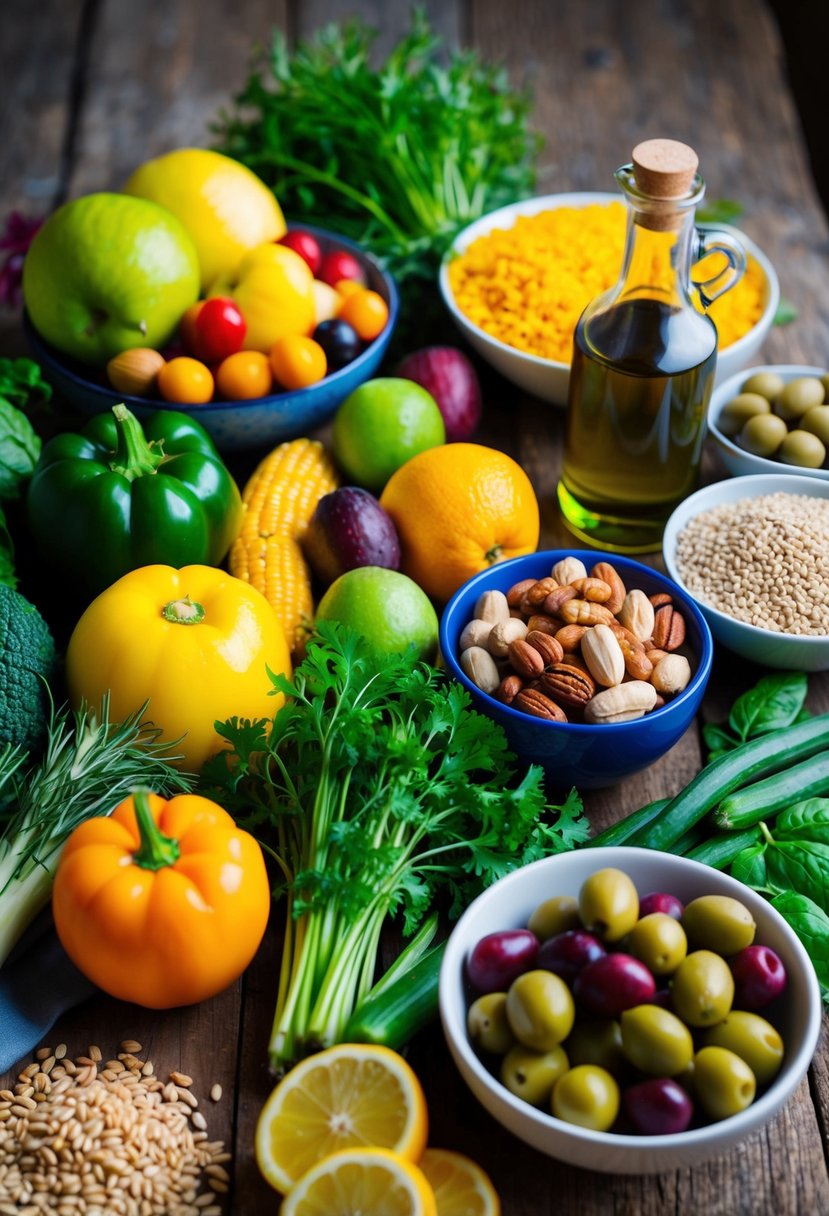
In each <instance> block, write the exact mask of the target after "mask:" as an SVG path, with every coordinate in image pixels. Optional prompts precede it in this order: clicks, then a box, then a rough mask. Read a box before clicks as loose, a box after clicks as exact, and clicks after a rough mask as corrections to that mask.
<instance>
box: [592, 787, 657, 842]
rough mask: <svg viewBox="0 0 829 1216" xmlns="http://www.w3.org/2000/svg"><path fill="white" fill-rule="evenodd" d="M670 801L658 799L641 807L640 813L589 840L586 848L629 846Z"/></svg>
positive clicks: (632, 812)
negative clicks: (633, 838)
mask: <svg viewBox="0 0 829 1216" xmlns="http://www.w3.org/2000/svg"><path fill="white" fill-rule="evenodd" d="M670 801H671V800H670V798H657V799H656V801H655V802H649V803H647V805H646V806H640V808H639V810H638V811H631V813H630V814H629V815H626V816H625V818H624V819H620V820H619V822H618V823H612V824H611V825H610V827H609V828H605V829H604V831H603V832H599V834H598V836H594V837H593V839H592V840H588V841H587V843H586V844H585V846H584V847H585V848H586V849H596V848H602V847H603V846H606V845H618V844H627V843H628V841H629V840H630V838H631V836H633V834H634V832H636V831H637V830H638V829H639V828H641V827H644V825H645V824H647V823H650V822H651V820H652V819H655V818H656V816H657V815H658V814H659V813H660V811H663V810H664V809H665V807H666V806H667V805H668V803H669V802H670Z"/></svg>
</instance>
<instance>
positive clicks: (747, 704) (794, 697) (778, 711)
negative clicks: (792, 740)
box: [728, 671, 808, 742]
mask: <svg viewBox="0 0 829 1216" xmlns="http://www.w3.org/2000/svg"><path fill="white" fill-rule="evenodd" d="M807 691H808V681H807V679H806V675H805V673H804V672H802V671H791V672H781V673H775V674H774V675H769V676H763V678H762V679H761V680H759V681H758V682H757V684H756V685H755V686H754V688H751V689H749V691H748V692H746V693H743V695H742V696H741V697H738V698H737V700H736V701H735V702H734V704H733V706H732V707H731V713H730V714H729V717H728V725H729V726H730V727H731V729H732V730H733V731H734V733H735V734H736V735H737V736H738V738H739V739H740V741H741V742H744V741H745V740H746V739H753V738H754V737H755V736H756V735H762V734H765V733H766V732H767V731H770V730H780V729H781V728H783V727H785V726H791V724H792V723H793V722H794V720H795V718H796V717H797V715H798V714H799V713H800V711H801V710H802V708H803V702H804V701H805V700H806V693H807Z"/></svg>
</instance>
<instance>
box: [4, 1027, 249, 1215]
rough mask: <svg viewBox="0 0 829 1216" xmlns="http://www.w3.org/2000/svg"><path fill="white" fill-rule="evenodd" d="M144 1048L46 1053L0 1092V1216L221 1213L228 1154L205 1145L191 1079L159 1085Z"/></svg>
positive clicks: (177, 1077) (130, 1045) (219, 1146)
mask: <svg viewBox="0 0 829 1216" xmlns="http://www.w3.org/2000/svg"><path fill="white" fill-rule="evenodd" d="M140 1051H141V1044H140V1043H136V1042H133V1041H128V1042H124V1043H122V1044H121V1051H120V1052H119V1053H118V1056H117V1057H116V1058H115V1059H112V1060H108V1061H104V1060H103V1056H102V1052H101V1049H100V1048H99V1047H90V1048H89V1054H88V1055H86V1056H79V1057H78V1058H77V1059H75V1060H71V1059H69V1058H67V1056H66V1046H65V1044H60V1045H59V1046H58V1047H57V1048H55V1050H54V1052H53V1051H52V1050H51V1049H50V1048H48V1047H43V1048H41V1049H40V1051H38V1052H37V1053H36V1059H35V1060H34V1061H33V1063H31V1064H29V1065H28V1067H26V1068H24V1069H23V1071H22V1072H21V1073H20V1074H19V1077H18V1081H17V1084H16V1085H15V1087H14V1090H13V1091H12V1090H8V1089H5V1090H0V1213H2V1214H3V1216H5V1214H6V1213H8V1214H9V1216H11V1214H12V1213H15V1214H16V1216H39V1214H40V1213H43V1212H53V1213H57V1216H80V1214H84V1216H221V1213H222V1206H221V1203H220V1198H221V1195H222V1194H224V1193H225V1192H227V1191H228V1190H229V1184H230V1175H229V1174H228V1172H227V1169H226V1168H225V1165H224V1163H225V1162H227V1161H229V1160H230V1153H226V1152H225V1151H224V1144H223V1143H222V1141H220V1140H214V1141H210V1140H208V1138H207V1121H206V1119H205V1117H204V1115H203V1114H202V1113H201V1111H200V1110H198V1109H197V1108H198V1100H197V1098H196V1097H195V1095H194V1094H193V1093H192V1092H191V1089H190V1086H191V1084H192V1081H191V1078H190V1077H187V1076H185V1075H184V1074H182V1073H171V1074H170V1079H169V1080H168V1081H167V1082H164V1081H162V1080H160V1079H159V1078H158V1077H156V1076H155V1073H154V1069H153V1065H152V1063H151V1062H150V1061H149V1060H146V1061H145V1060H142V1059H139V1058H138V1056H137V1055H136V1054H135V1053H136V1052H140ZM216 1088H217V1087H215V1086H214V1090H216ZM203 1186H206V1187H207V1188H209V1189H203Z"/></svg>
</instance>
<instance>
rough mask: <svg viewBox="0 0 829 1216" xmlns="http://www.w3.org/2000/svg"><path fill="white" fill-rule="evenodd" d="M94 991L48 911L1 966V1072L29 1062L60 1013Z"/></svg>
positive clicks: (95, 989) (95, 990)
mask: <svg viewBox="0 0 829 1216" xmlns="http://www.w3.org/2000/svg"><path fill="white" fill-rule="evenodd" d="M97 991H98V990H97V988H96V987H95V985H94V984H92V983H90V981H89V980H88V979H87V978H86V976H85V975H82V974H81V972H80V971H79V970H78V968H77V967H76V966H75V964H74V963H73V962H71V961H70V959H69V956H68V954H67V953H66V951H65V950H64V948H63V946H62V945H61V944H60V941H59V940H58V935H57V933H56V932H55V929H54V926H53V925H52V919H51V916H49V915H48V913H47V915H46V917H45V918H41V919H39V920H38V921H37V922H36V923H35V924H34V925H33V926H32V927H31V930H30V931H29V932H28V933H27V934H26V936H25V937H24V939H23V940H22V941H21V943H20V945H19V947H18V948H17V949H16V950H15V951H14V953H13V954H12V956H11V957H10V958H9V960H8V962H7V963H6V964H5V965H4V966H3V968H2V969H0V1072H5V1071H6V1070H7V1069H9V1068H11V1066H12V1065H13V1064H16V1063H17V1062H18V1061H19V1060H24V1062H25V1063H28V1062H29V1061H28V1059H25V1057H29V1058H31V1053H32V1051H33V1050H34V1048H35V1047H37V1046H38V1045H39V1044H40V1043H42V1042H43V1039H44V1036H45V1035H46V1034H47V1032H48V1031H49V1030H50V1029H51V1028H52V1026H54V1024H55V1022H56V1021H57V1019H58V1018H59V1017H60V1015H61V1014H62V1013H63V1012H65V1010H67V1009H72V1008H74V1006H75V1005H79V1004H80V1003H81V1001H85V1000H86V999H87V998H88V997H90V996H92V994H93V993H94V992H97Z"/></svg>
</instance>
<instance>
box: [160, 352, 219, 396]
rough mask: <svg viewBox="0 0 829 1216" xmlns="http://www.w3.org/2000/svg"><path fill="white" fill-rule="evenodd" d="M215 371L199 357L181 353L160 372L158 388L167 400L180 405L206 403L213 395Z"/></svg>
mask: <svg viewBox="0 0 829 1216" xmlns="http://www.w3.org/2000/svg"><path fill="white" fill-rule="evenodd" d="M213 389H214V384H213V373H212V372H211V371H210V368H209V367H207V366H206V365H205V364H204V363H201V362H200V361H199V360H198V359H191V358H190V356H189V355H179V356H178V357H177V358H176V359H171V360H170V362H169V363H165V364H164V366H163V367H162V368H161V370H160V371H159V373H158V390H159V392H160V393H161V396H162V397H163V398H164V400H165V401H175V402H177V403H178V404H179V405H204V403H205V402H206V401H210V399H211V398H212V396H213Z"/></svg>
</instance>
